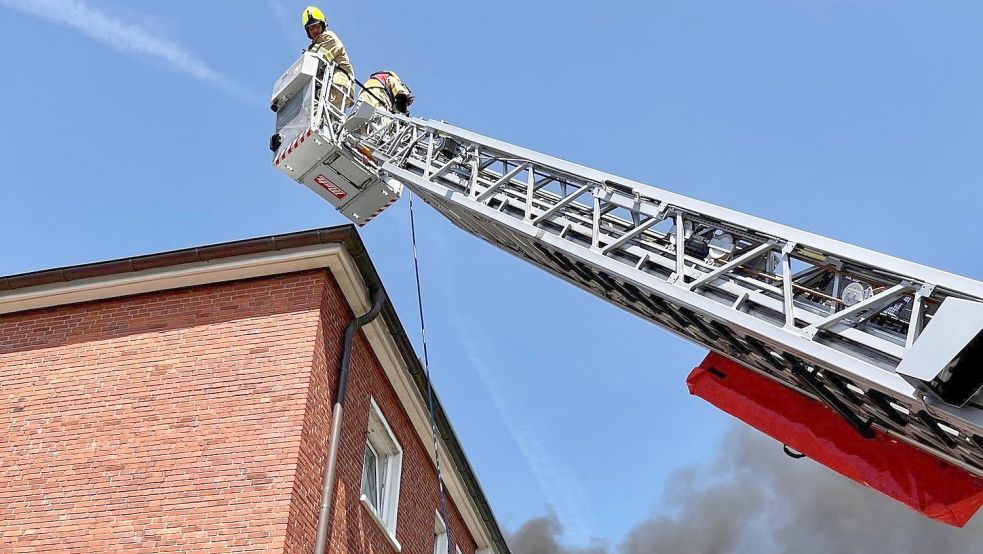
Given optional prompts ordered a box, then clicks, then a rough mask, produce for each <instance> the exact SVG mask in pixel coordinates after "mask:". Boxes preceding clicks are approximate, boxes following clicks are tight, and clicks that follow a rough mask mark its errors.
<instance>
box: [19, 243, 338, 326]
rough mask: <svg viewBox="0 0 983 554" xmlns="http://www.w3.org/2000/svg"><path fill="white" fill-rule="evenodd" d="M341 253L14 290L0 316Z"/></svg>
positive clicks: (275, 254) (273, 270)
mask: <svg viewBox="0 0 983 554" xmlns="http://www.w3.org/2000/svg"><path fill="white" fill-rule="evenodd" d="M341 255H345V256H347V252H345V250H344V247H342V246H340V245H337V244H326V245H316V246H305V247H301V248H294V249H291V250H281V251H272V252H265V253H262V254H247V255H244V256H233V257H230V258H220V259H217V260H210V261H203V262H194V263H190V264H182V265H176V266H169V267H162V268H156V269H147V270H144V271H133V272H127V273H120V274H116V275H108V276H105V277H92V278H89V279H78V280H75V281H66V282H64V283H52V284H49V285H40V286H36V287H28V288H24V289H15V290H13V291H8V292H3V293H0V314H9V313H13V312H22V311H25V310H35V309H38V308H50V307H53V306H63V305H65V304H77V303H79V302H91V301H93V300H104V299H107V298H118V297H122V296H130V295H134V294H144V293H148V292H159V291H163V290H171V289H178V288H184V287H193V286H196V285H207V284H212V283H223V282H228V281H238V280H240V279H252V278H256V277H267V276H270V275H279V274H283V273H292V272H295V271H304V270H309V269H318V268H325V267H328V266H330V265H331V262H332V260H337V259H338V258H339V257H340V256H341ZM335 263H336V264H337V262H335Z"/></svg>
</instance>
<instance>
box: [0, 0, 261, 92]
mask: <svg viewBox="0 0 983 554" xmlns="http://www.w3.org/2000/svg"><path fill="white" fill-rule="evenodd" d="M0 6H5V7H7V8H11V9H14V10H17V11H20V12H23V13H26V14H29V15H32V16H34V17H37V18H39V19H43V20H46V21H49V22H51V23H55V24H57V25H64V26H66V27H70V28H72V29H75V30H77V31H79V32H81V33H82V34H84V35H86V36H88V37H89V38H91V39H93V40H95V41H97V42H101V43H103V44H106V45H107V46H110V47H111V48H114V49H116V50H119V51H123V52H127V53H130V54H134V55H137V56H149V57H152V58H154V59H157V60H159V61H162V62H164V63H165V64H166V65H168V66H169V67H170V68H171V69H173V70H174V71H177V72H178V73H182V74H184V75H187V76H188V77H191V78H193V79H195V80H198V81H201V82H203V83H207V84H210V85H213V86H215V87H218V88H219V89H221V90H223V91H224V92H226V93H230V94H233V95H236V96H239V97H249V96H250V95H248V94H247V93H246V92H245V91H244V90H243V89H242V88H241V87H240V86H239V85H237V84H236V83H234V82H233V81H231V80H230V79H228V78H227V77H225V76H224V75H222V74H220V73H218V72H217V71H215V70H214V69H212V68H211V67H209V66H208V64H206V63H205V62H203V61H202V60H200V59H199V58H198V57H197V56H196V55H195V54H194V53H193V52H190V51H188V50H187V49H185V48H184V47H182V46H181V45H180V44H177V43H176V42H174V41H172V40H170V39H168V38H166V37H162V36H155V35H153V34H152V33H151V32H150V30H149V29H148V28H147V26H146V25H140V24H138V23H134V22H129V21H125V20H123V19H121V18H119V17H116V16H113V15H110V14H107V13H105V12H103V11H100V10H98V9H96V8H93V7H91V6H89V5H87V4H86V3H85V2H82V1H81V0H0Z"/></svg>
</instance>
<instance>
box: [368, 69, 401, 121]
mask: <svg viewBox="0 0 983 554" xmlns="http://www.w3.org/2000/svg"><path fill="white" fill-rule="evenodd" d="M358 99H359V100H360V101H362V102H368V103H369V104H370V105H372V106H375V107H376V108H382V109H384V110H386V111H390V112H394V113H401V114H406V113H409V107H410V104H412V103H413V93H412V92H411V91H410V87H408V86H406V84H405V83H403V81H402V79H400V78H399V75H396V73H395V72H393V71H378V72H376V73H373V74H372V76H371V77H369V79H368V80H367V81H365V90H363V91H362V93H361V94H359V95H358Z"/></svg>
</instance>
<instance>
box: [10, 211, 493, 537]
mask: <svg viewBox="0 0 983 554" xmlns="http://www.w3.org/2000/svg"><path fill="white" fill-rule="evenodd" d="M381 287H382V284H381V283H380V281H379V277H378V275H377V274H376V272H375V270H374V268H373V266H372V263H371V262H370V260H369V258H368V256H367V254H366V253H365V249H364V247H363V245H362V242H361V240H360V239H359V237H358V235H357V234H356V232H355V231H354V228H352V227H350V226H345V227H334V228H327V229H318V230H313V231H306V232H301V233H293V234H288V235H279V236H274V237H267V238H262V239H252V240H246V241H240V242H233V243H226V244H218V245H213V246H207V247H202V248H194V249H188V250H180V251H175V252H167V253H162V254H154V255H150V256H142V257H136V258H128V259H124V260H116V261H111V262H102V263H96V264H90V265H84V266H76V267H67V268H62V269H56V270H49V271H42V272H35V273H30V274H23V275H15V276H10V277H3V278H0V429H2V434H0V552H86V553H91V552H110V551H115V552H118V551H126V552H296V553H310V552H312V551H313V550H314V545H315V542H316V533H317V529H318V525H319V512H320V511H321V509H322V500H323V499H322V490H324V485H325V470H326V465H327V463H328V459H329V458H330V457H331V456H329V450H330V445H329V443H330V435H331V433H332V430H333V428H335V427H337V429H338V430H339V431H340V434H339V440H338V446H337V448H336V449H334V452H335V454H336V456H335V460H336V473H335V477H334V479H332V480H331V485H332V487H331V490H332V493H331V494H330V495H329V496H328V499H329V500H330V502H329V503H328V505H327V506H326V508H325V510H326V511H327V513H328V514H329V516H328V518H326V520H325V521H324V522H323V524H324V528H325V529H326V530H327V533H328V534H327V537H328V539H327V551H328V552H331V553H336V554H342V553H344V554H359V553H379V554H383V553H393V552H404V553H409V554H416V553H423V554H430V553H432V552H434V551H435V543H437V544H436V548H438V549H441V548H444V546H443V545H444V544H446V542H444V541H447V536H446V534H445V529H444V528H443V518H441V517H440V515H439V514H440V507H439V501H438V498H439V495H438V487H437V472H436V469H435V464H434V453H433V442H432V436H431V432H430V419H429V411H428V410H427V402H426V392H427V383H426V380H425V377H424V373H423V368H422V367H421V364H420V363H419V361H418V358H417V357H416V355H415V354H414V352H413V349H412V347H411V345H410V343H409V341H408V339H407V337H406V333H405V331H404V329H403V327H402V325H401V324H400V322H399V320H398V319H397V317H396V314H395V311H394V310H393V308H392V305H391V304H390V303H389V301H388V300H386V301H385V303H384V304H382V309H381V313H380V314H379V315H378V317H377V318H375V319H374V320H373V321H372V322H371V323H367V324H365V326H364V327H361V330H359V331H357V332H356V333H355V335H354V341H353V342H352V348H351V354H352V355H351V364H350V368H351V369H350V374H349V376H348V378H347V394H346V395H345V403H344V410H343V414H344V417H343V418H342V419H341V424H340V426H336V425H335V424H336V418H334V417H333V415H332V406H333V404H335V402H336V401H337V400H338V399H339V396H338V389H339V379H340V372H339V366H340V362H341V358H342V351H343V348H344V345H343V343H344V341H343V335H344V333H345V330H346V327H348V326H349V324H350V323H351V322H352V321H353V319H354V318H355V317H356V316H359V315H362V314H365V313H366V312H369V311H370V309H371V306H372V300H373V298H378V297H376V296H375V295H376V293H377V291H379V290H381ZM435 412H436V421H437V426H438V428H439V430H440V441H439V443H440V446H439V454H440V459H441V463H442V464H441V465H442V474H443V480H444V482H445V485H446V490H447V500H448V502H447V511H448V516H449V517H448V520H449V521H450V541H451V542H452V547H455V548H457V549H459V551H460V552H461V553H463V554H475V553H481V554H490V553H507V552H508V547H507V546H506V545H505V542H504V540H503V538H502V532H501V530H500V529H499V527H498V525H497V523H496V522H495V518H494V516H493V514H492V512H491V509H490V508H489V505H488V502H487V500H486V499H485V496H484V493H483V492H482V490H481V487H480V486H479V484H478V481H477V479H476V477H475V475H474V472H473V471H472V469H471V466H470V465H469V463H468V461H467V459H466V457H465V455H464V452H463V450H462V448H461V445H460V443H459V442H458V440H457V438H456V436H455V435H454V432H453V430H452V429H451V426H450V424H449V422H448V420H447V417H446V415H445V414H444V412H443V409H442V408H440V404H439V402H436V410H435ZM443 551H446V550H443ZM456 551H457V550H455V552H456Z"/></svg>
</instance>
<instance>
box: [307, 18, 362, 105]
mask: <svg viewBox="0 0 983 554" xmlns="http://www.w3.org/2000/svg"><path fill="white" fill-rule="evenodd" d="M300 17H301V21H302V22H303V24H304V31H306V32H307V38H309V39H311V44H310V46H308V47H307V50H308V51H309V52H313V53H315V54H320V55H321V57H323V58H324V61H326V62H328V63H329V64H330V63H333V64H335V70H334V75H333V76H332V77H331V83H332V87H331V90H330V91H329V93H328V101H329V102H331V104H333V105H334V106H336V107H337V108H339V109H345V108H347V107H349V106H351V105H352V104H353V103H354V102H353V100H352V99H353V98H354V96H355V94H354V90H353V89H352V78H353V77H354V75H355V69H353V68H352V64H351V62H350V61H348V53H347V52H345V45H344V44H342V43H341V39H339V38H338V35H336V34H334V33H333V32H332V31H329V30H328V23H327V20H325V19H324V12H322V11H321V10H319V9H318V8H316V7H314V6H307V8H305V9H304V13H303V14H301V16H300Z"/></svg>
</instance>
